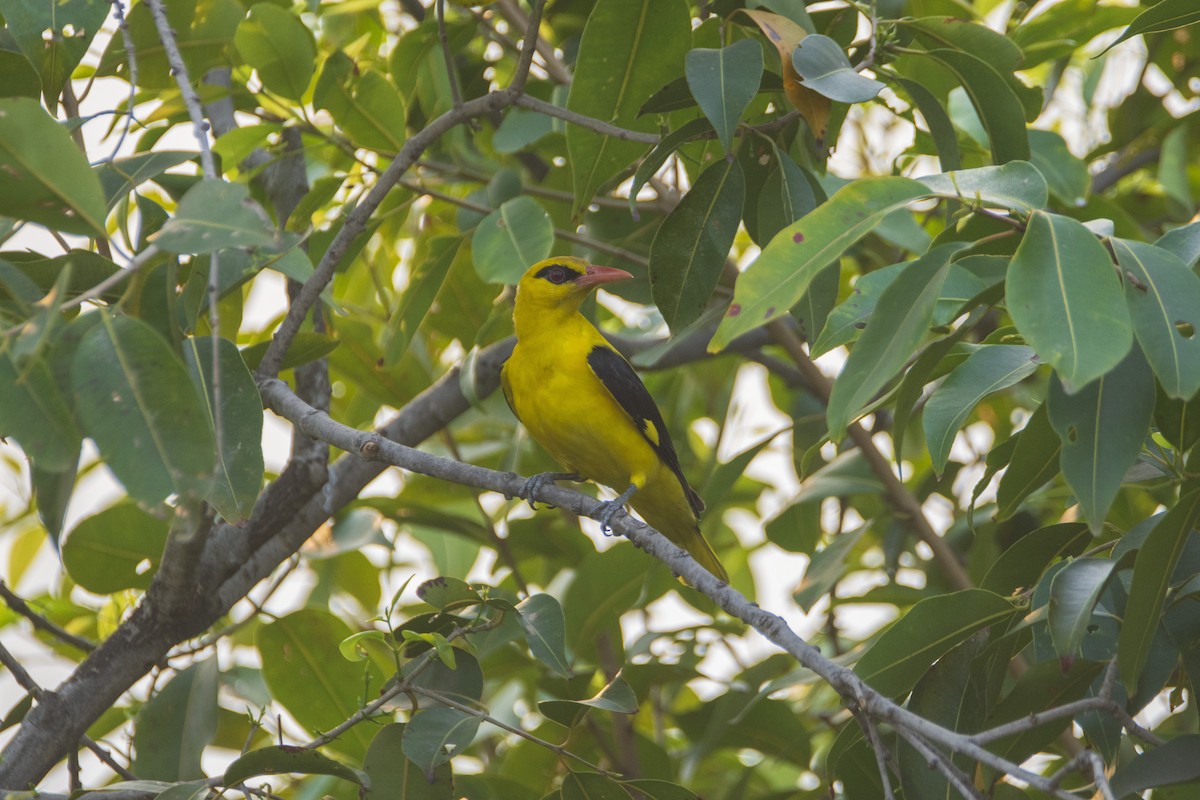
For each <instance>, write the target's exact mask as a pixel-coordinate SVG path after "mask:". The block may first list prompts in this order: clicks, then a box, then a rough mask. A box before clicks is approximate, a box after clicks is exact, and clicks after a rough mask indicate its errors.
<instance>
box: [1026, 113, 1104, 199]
mask: <svg viewBox="0 0 1200 800" xmlns="http://www.w3.org/2000/svg"><path fill="white" fill-rule="evenodd" d="M1029 150H1030V159H1029V160H1030V161H1031V162H1032V163H1033V165H1034V166H1035V167H1037V169H1038V172H1040V173H1042V176H1043V177H1044V178H1045V179H1046V184H1047V186H1049V187H1050V191H1051V192H1053V193H1054V195H1055V196H1056V197H1057V198H1058V199H1059V200H1061V201H1062V202H1064V203H1066V204H1068V205H1073V206H1081V205H1083V203H1084V202H1085V201H1086V200H1087V194H1088V190H1089V189H1090V188H1091V185H1092V176H1091V175H1089V174H1088V170H1087V164H1086V163H1084V162H1083V161H1082V160H1080V159H1078V158H1076V157H1075V156H1074V155H1072V154H1071V151H1070V150H1068V149H1067V143H1066V140H1064V139H1063V138H1062V136H1060V135H1058V134H1057V133H1055V132H1053V131H1038V130H1030V131H1029Z"/></svg>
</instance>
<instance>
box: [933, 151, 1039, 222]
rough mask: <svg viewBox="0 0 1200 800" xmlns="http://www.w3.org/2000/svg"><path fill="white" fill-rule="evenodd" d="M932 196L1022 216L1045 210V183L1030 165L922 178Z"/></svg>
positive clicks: (960, 171) (1007, 166)
mask: <svg viewBox="0 0 1200 800" xmlns="http://www.w3.org/2000/svg"><path fill="white" fill-rule="evenodd" d="M920 181H921V183H923V184H925V185H926V186H928V187H929V189H930V191H931V193H936V194H939V195H941V196H942V197H958V198H959V199H961V200H962V201H963V202H965V203H971V204H982V205H985V206H993V205H995V206H1001V207H1003V208H1011V209H1013V210H1014V211H1017V212H1020V213H1022V214H1028V213H1029V212H1031V211H1034V210H1035V209H1039V208H1045V207H1046V201H1047V199H1048V198H1047V188H1046V179H1045V178H1043V177H1042V174H1041V173H1040V172H1039V171H1038V170H1037V168H1036V167H1034V166H1033V165H1032V164H1030V163H1029V162H1028V161H1012V162H1009V163H1007V164H1004V165H1003V166H999V167H978V168H976V169H963V170H958V171H957V172H944V173H942V174H940V175H927V176H925V177H923V178H920Z"/></svg>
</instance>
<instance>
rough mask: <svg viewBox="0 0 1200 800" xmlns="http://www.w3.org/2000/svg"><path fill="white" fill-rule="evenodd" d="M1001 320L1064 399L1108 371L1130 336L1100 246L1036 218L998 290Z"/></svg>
mask: <svg viewBox="0 0 1200 800" xmlns="http://www.w3.org/2000/svg"><path fill="white" fill-rule="evenodd" d="M1005 291H1006V295H1007V298H1008V312H1009V314H1010V315H1012V318H1013V322H1015V323H1016V325H1017V328H1018V330H1020V332H1021V335H1022V336H1024V337H1025V339H1026V341H1027V342H1028V343H1029V344H1030V346H1031V347H1033V349H1034V350H1036V351H1037V354H1038V355H1039V356H1040V357H1041V359H1042V360H1043V361H1044V362H1046V363H1047V364H1049V365H1050V366H1052V367H1054V369H1055V370H1056V371H1057V372H1058V374H1059V376H1060V377H1061V378H1062V380H1063V382H1064V384H1066V386H1067V387H1068V389H1069V391H1077V390H1078V389H1080V388H1081V387H1083V386H1084V385H1085V384H1087V383H1089V382H1090V381H1093V380H1095V379H1096V378H1098V377H1100V376H1101V375H1103V374H1104V373H1106V372H1108V371H1109V370H1110V369H1112V368H1113V367H1115V366H1116V365H1117V364H1118V363H1119V362H1120V361H1121V359H1123V358H1125V356H1126V355H1127V354H1128V353H1129V348H1130V346H1131V345H1132V344H1133V328H1132V324H1131V323H1130V320H1129V312H1128V311H1127V310H1126V307H1125V302H1124V298H1122V297H1121V286H1120V282H1119V281H1118V280H1117V277H1116V275H1115V274H1113V269H1112V261H1111V260H1110V259H1109V256H1108V252H1107V251H1106V250H1105V249H1104V246H1103V245H1102V244H1100V242H1099V241H1098V240H1097V239H1096V237H1095V235H1094V234H1093V233H1092V232H1091V231H1089V230H1088V229H1087V228H1085V227H1084V226H1083V225H1082V224H1081V223H1079V222H1076V221H1075V220H1073V219H1070V218H1068V217H1063V216H1059V215H1058V214H1049V213H1047V212H1044V211H1035V212H1034V213H1033V216H1032V217H1030V220H1029V228H1028V229H1027V230H1026V231H1025V235H1024V237H1022V239H1021V244H1020V245H1019V246H1018V247H1017V252H1016V253H1015V254H1014V255H1013V259H1012V263H1011V264H1010V265H1009V269H1008V277H1007V279H1006V282H1005Z"/></svg>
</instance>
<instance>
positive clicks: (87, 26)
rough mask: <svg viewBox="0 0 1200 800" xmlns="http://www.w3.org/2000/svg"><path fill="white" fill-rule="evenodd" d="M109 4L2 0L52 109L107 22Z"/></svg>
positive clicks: (12, 30) (89, 0)
mask: <svg viewBox="0 0 1200 800" xmlns="http://www.w3.org/2000/svg"><path fill="white" fill-rule="evenodd" d="M109 7H110V6H109V3H108V2H106V0H0V14H3V15H4V22H5V25H6V26H7V30H8V32H9V33H10V34H12V38H13V39H14V40H15V41H16V44H17V46H18V47H20V48H21V52H23V53H24V54H25V57H26V58H28V59H29V61H30V63H31V64H33V68H34V69H35V70H37V73H38V75H39V76H40V77H41V83H42V94H43V96H44V97H45V98H46V102H47V103H49V104H51V105H50V107H51V108H53V107H54V105H53V104H55V103H57V102H58V96H59V95H60V94H62V90H63V86H64V85H65V84H66V82H67V80H69V79H70V77H71V72H72V71H73V70H74V69H75V67H76V66H78V64H79V62H80V60H81V59H82V58H83V56H84V53H86V52H87V49H88V45H89V44H90V43H91V41H92V39H93V38H94V37H95V35H96V34H97V33H98V32H99V30H100V26H101V25H103V24H104V20H105V19H106V18H107V17H108V11H109ZM6 49H7V48H6Z"/></svg>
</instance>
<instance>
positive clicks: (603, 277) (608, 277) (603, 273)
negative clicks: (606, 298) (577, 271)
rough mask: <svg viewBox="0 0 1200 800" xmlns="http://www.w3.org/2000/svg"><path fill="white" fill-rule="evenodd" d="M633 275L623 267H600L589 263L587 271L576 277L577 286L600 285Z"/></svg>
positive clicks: (626, 278) (628, 278)
mask: <svg viewBox="0 0 1200 800" xmlns="http://www.w3.org/2000/svg"><path fill="white" fill-rule="evenodd" d="M632 277H633V276H632V275H630V274H629V273H628V272H626V271H625V270H623V269H617V268H616V267H598V266H596V265H595V264H588V268H587V271H586V272H585V273H584V274H583V275H582V276H581V277H578V278H576V279H575V285H576V286H599V285H600V284H602V283H612V282H613V281H627V280H630V279H631V278H632Z"/></svg>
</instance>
